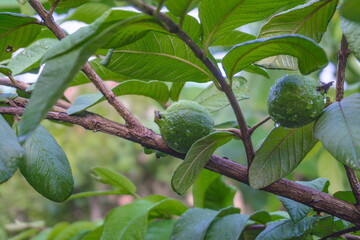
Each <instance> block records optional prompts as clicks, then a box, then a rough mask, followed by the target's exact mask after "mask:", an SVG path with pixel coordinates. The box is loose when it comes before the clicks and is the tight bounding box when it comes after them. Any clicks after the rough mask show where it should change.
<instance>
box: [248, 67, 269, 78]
mask: <svg viewBox="0 0 360 240" xmlns="http://www.w3.org/2000/svg"><path fill="white" fill-rule="evenodd" d="M244 71H246V72H249V73H255V74H258V75H261V76H263V77H265V78H267V79H270V75H269V73H268V72H267V71H266V70H264V69H262V68H261V67H258V66H255V65H249V66H247V67H246V68H244Z"/></svg>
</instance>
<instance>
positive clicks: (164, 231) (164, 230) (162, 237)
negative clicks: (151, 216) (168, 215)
mask: <svg viewBox="0 0 360 240" xmlns="http://www.w3.org/2000/svg"><path fill="white" fill-rule="evenodd" d="M174 224H175V220H173V219H164V220H160V221H156V222H152V223H150V224H149V226H148V228H147V230H146V233H145V240H169V239H170V236H171V232H172V229H173V227H174Z"/></svg>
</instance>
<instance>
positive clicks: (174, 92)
mask: <svg viewBox="0 0 360 240" xmlns="http://www.w3.org/2000/svg"><path fill="white" fill-rule="evenodd" d="M184 86H185V82H174V83H172V84H171V88H170V93H169V94H170V95H169V96H170V98H171V100H173V101H175V102H177V101H178V100H179V96H180V93H181V90H182V89H183V88H184Z"/></svg>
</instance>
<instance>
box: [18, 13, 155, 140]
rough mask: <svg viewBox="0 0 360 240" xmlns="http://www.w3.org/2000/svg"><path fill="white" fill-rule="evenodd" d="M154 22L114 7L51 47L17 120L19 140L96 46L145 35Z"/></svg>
mask: <svg viewBox="0 0 360 240" xmlns="http://www.w3.org/2000/svg"><path fill="white" fill-rule="evenodd" d="M127 17H129V18H127ZM145 23H148V25H145ZM137 24H140V26H138V25H137ZM141 24H144V25H145V26H143V25H141ZM135 25H136V26H137V27H135ZM155 25H156V24H155V23H153V18H151V17H150V16H142V15H138V14H136V13H134V12H127V11H122V10H117V9H114V10H111V11H108V12H107V13H106V14H104V15H103V16H102V17H101V18H99V19H98V20H97V21H95V22H94V23H92V24H90V25H89V26H87V27H83V28H80V29H79V30H78V31H77V32H75V33H74V34H72V35H69V36H67V37H66V38H64V39H63V40H62V41H60V42H59V43H58V44H56V45H55V46H53V47H52V48H51V50H49V51H48V52H47V54H46V55H45V56H44V59H43V61H45V62H46V64H45V67H44V69H43V71H42V72H41V75H40V77H39V79H38V81H37V83H38V84H36V87H35V89H34V91H33V93H32V94H31V98H30V101H29V103H28V104H27V106H26V108H25V111H24V114H23V117H22V120H21V122H20V127H19V133H20V139H21V141H23V140H25V139H26V137H28V135H29V134H30V133H31V131H33V130H34V129H35V128H36V126H37V125H38V124H39V123H40V121H41V119H42V118H43V117H44V116H45V115H46V113H47V111H49V110H50V108H51V107H52V106H53V105H54V104H55V102H56V101H57V99H58V98H60V97H61V96H62V95H63V92H64V90H65V89H66V87H67V86H68V85H69V84H70V82H71V80H72V79H73V78H74V77H75V76H76V74H77V73H78V71H79V70H80V68H81V67H82V66H83V65H84V64H85V63H86V61H87V59H88V58H89V57H90V56H91V55H92V54H93V53H95V51H96V50H97V49H98V48H103V47H105V45H106V46H110V47H116V46H121V45H123V44H128V43H130V42H132V41H135V40H137V39H138V38H141V37H142V36H144V34H145V33H146V32H147V31H150V29H154V28H155V29H157V28H156V27H155ZM158 28H160V27H158ZM120 30H122V31H120ZM44 93H46V94H44Z"/></svg>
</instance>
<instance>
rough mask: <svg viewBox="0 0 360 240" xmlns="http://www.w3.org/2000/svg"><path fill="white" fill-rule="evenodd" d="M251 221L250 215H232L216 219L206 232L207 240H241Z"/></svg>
mask: <svg viewBox="0 0 360 240" xmlns="http://www.w3.org/2000/svg"><path fill="white" fill-rule="evenodd" d="M248 219H249V216H248V215H243V214H231V215H227V216H224V217H222V218H219V219H216V220H215V221H214V222H212V223H211V225H210V228H209V230H208V231H207V232H206V237H205V239H206V240H219V239H229V240H230V239H239V238H240V235H241V232H242V231H243V230H244V228H245V226H246V222H247V220H248Z"/></svg>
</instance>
